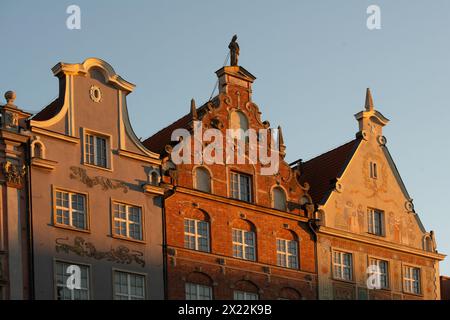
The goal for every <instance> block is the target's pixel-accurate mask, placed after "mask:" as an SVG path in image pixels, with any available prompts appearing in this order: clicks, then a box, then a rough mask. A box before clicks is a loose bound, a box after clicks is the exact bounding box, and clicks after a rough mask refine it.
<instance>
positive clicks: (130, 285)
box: [114, 271, 145, 300]
mask: <svg viewBox="0 0 450 320" xmlns="http://www.w3.org/2000/svg"><path fill="white" fill-rule="evenodd" d="M114 299H115V300H144V299H145V276H143V275H140V274H135V273H128V272H122V271H114Z"/></svg>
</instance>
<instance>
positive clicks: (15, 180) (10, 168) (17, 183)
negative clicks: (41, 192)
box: [2, 161, 27, 189]
mask: <svg viewBox="0 0 450 320" xmlns="http://www.w3.org/2000/svg"><path fill="white" fill-rule="evenodd" d="M2 169H3V176H4V177H5V180H6V185H7V186H8V187H13V188H18V189H20V188H22V186H23V178H24V177H25V175H26V173H27V170H26V166H25V165H22V166H19V165H16V164H12V163H11V161H6V162H3V164H2Z"/></svg>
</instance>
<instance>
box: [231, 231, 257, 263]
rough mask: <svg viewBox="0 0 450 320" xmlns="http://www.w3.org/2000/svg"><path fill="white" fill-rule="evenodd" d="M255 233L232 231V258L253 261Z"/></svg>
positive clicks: (254, 256) (254, 257)
mask: <svg viewBox="0 0 450 320" xmlns="http://www.w3.org/2000/svg"><path fill="white" fill-rule="evenodd" d="M255 247H256V243H255V233H254V232H252V231H245V230H240V229H233V257H236V258H240V259H245V260H252V261H255V259H256V255H255Z"/></svg>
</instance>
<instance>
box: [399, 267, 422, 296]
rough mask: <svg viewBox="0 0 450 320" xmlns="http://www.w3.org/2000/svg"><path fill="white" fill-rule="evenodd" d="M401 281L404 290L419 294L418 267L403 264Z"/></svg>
mask: <svg viewBox="0 0 450 320" xmlns="http://www.w3.org/2000/svg"><path fill="white" fill-rule="evenodd" d="M403 282H404V290H405V292H408V293H414V294H420V292H421V288H420V269H419V268H415V267H409V266H405V268H404V277H403Z"/></svg>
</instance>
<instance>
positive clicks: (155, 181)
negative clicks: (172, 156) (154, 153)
mask: <svg viewBox="0 0 450 320" xmlns="http://www.w3.org/2000/svg"><path fill="white" fill-rule="evenodd" d="M150 184H151V185H153V186H157V185H159V174H158V172H156V171H152V172H151V173H150Z"/></svg>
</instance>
